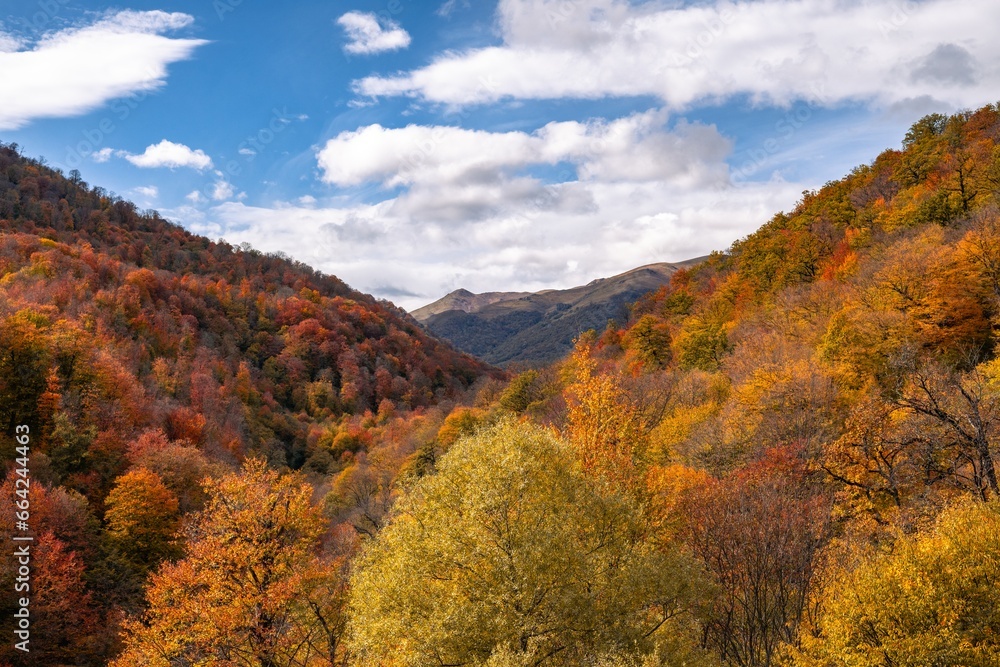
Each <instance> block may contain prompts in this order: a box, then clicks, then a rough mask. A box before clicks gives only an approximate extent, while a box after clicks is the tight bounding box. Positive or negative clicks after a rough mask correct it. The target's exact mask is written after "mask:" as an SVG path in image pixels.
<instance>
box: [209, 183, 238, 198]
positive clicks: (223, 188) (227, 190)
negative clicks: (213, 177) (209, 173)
mask: <svg viewBox="0 0 1000 667" xmlns="http://www.w3.org/2000/svg"><path fill="white" fill-rule="evenodd" d="M234 194H236V190H234V189H233V184H232V183H230V182H228V181H216V183H215V185H213V186H212V199H214V200H215V201H225V200H226V199H230V198H231V197H232V196H233V195H234Z"/></svg>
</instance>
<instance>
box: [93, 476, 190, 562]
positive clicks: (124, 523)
mask: <svg viewBox="0 0 1000 667" xmlns="http://www.w3.org/2000/svg"><path fill="white" fill-rule="evenodd" d="M105 503H106V504H107V507H108V509H107V511H106V512H105V513H104V520H105V522H106V523H107V536H108V540H109V541H110V542H111V543H112V544H113V545H114V547H115V548H116V549H117V550H118V551H119V552H120V553H121V554H122V555H123V556H124V557H125V559H126V560H127V561H128V562H129V563H131V564H132V565H133V566H135V567H136V569H137V570H138V571H139V573H140V574H142V575H145V574H146V573H147V572H148V571H149V570H150V569H152V568H154V567H156V566H157V565H158V564H159V563H160V562H161V561H162V560H164V559H170V558H175V557H176V556H178V555H180V551H179V549H178V545H177V542H176V532H177V527H178V525H179V521H178V520H179V517H180V515H179V513H178V503H177V496H175V495H174V494H173V492H171V491H170V489H168V488H167V487H166V486H164V484H163V480H162V479H160V476H159V475H157V474H156V473H155V472H151V471H149V470H147V469H146V468H136V469H134V470H130V471H129V472H127V473H125V474H124V475H122V476H121V477H119V478H118V479H117V480H115V486H114V488H113V489H111V492H110V493H109V494H108V497H107V499H106V500H105Z"/></svg>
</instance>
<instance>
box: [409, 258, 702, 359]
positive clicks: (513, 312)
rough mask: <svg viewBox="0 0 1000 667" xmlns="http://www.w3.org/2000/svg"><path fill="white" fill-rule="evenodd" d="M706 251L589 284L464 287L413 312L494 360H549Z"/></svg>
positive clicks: (623, 314)
mask: <svg viewBox="0 0 1000 667" xmlns="http://www.w3.org/2000/svg"><path fill="white" fill-rule="evenodd" d="M705 259H706V258H705V257H699V258H696V259H691V260H687V261H684V262H678V263H675V264H667V263H659V264H649V265H646V266H641V267H639V268H636V269H632V270H631V271H626V272H625V273H622V274H619V275H616V276H612V277H611V278H599V279H597V280H594V281H591V282H590V283H587V284H586V285H581V286H579V287H573V288H570V289H563V290H544V291H541V292H527V293H526V292H486V293H483V294H473V293H472V292H469V291H468V290H464V289H460V290H456V291H454V292H452V293H451V294H448V295H446V296H444V297H443V298H441V299H439V300H437V301H435V302H434V303H431V304H428V305H426V306H424V307H422V308H418V309H417V310H415V311H413V312H412V313H410V314H411V315H412V316H413V317H414V319H416V320H417V321H418V322H420V323H421V324H423V325H424V326H425V327H426V328H427V329H428V330H429V331H430V332H432V333H433V334H434V335H436V336H439V337H441V338H444V339H445V340H447V341H450V342H451V343H452V344H453V345H455V346H456V347H457V348H459V349H460V350H464V351H465V352H468V353H469V354H473V355H475V356H477V357H479V358H480V359H483V360H484V361H487V362H489V363H491V364H498V365H507V364H526V365H539V364H546V363H550V362H552V361H555V360H557V359H560V358H561V357H563V356H565V355H566V353H567V352H569V351H570V349H572V347H573V340H574V339H575V338H576V337H577V336H579V335H580V334H581V333H582V332H584V331H587V330H589V329H596V330H598V331H601V330H603V329H604V328H605V327H606V326H607V324H608V320H615V321H618V322H624V321H625V320H627V319H628V317H629V310H628V306H629V304H631V303H633V302H634V301H636V300H637V299H638V298H639V297H641V296H643V295H644V294H646V293H648V292H651V291H654V290H656V289H658V288H659V287H660V286H662V285H665V284H666V283H667V282H669V280H670V277H671V276H672V275H673V274H674V273H675V272H676V271H677V270H678V269H680V268H686V267H691V266H695V265H697V264H699V263H700V262H702V261H704V260H705Z"/></svg>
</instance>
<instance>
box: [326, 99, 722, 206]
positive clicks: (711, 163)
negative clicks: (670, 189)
mask: <svg viewBox="0 0 1000 667" xmlns="http://www.w3.org/2000/svg"><path fill="white" fill-rule="evenodd" d="M666 123H667V115H666V113H665V112H663V111H657V110H654V111H647V112H644V113H636V114H633V115H631V116H628V117H626V118H621V119H617V120H614V121H610V122H609V121H605V120H591V121H587V122H584V123H581V122H577V121H564V122H552V123H549V124H547V125H545V126H544V127H542V128H540V129H539V130H537V131H535V132H532V133H530V134H528V133H526V132H487V131H482V130H468V129H463V128H458V127H447V126H422V125H408V126H406V127H403V128H395V129H390V128H385V127H382V126H381V125H369V126H366V127H362V128H359V129H358V130H356V131H353V132H342V133H341V134H339V135H337V136H336V137H334V138H333V139H330V140H329V141H328V142H327V143H326V144H325V145H324V146H323V147H322V148H321V149H320V150H319V151H318V153H317V159H318V161H319V166H320V169H321V170H322V172H323V174H322V178H323V180H324V181H326V182H328V183H332V184H335V185H340V186H352V185H360V184H362V183H367V182H380V183H382V184H383V185H385V186H386V187H395V186H401V185H404V186H411V185H418V186H429V187H432V186H441V185H445V184H448V185H456V186H461V187H473V186H476V185H485V186H489V185H493V184H496V183H497V182H500V181H503V180H504V177H505V176H509V175H512V174H514V175H516V174H517V172H518V171H520V170H523V169H524V168H526V167H530V166H533V165H557V164H559V163H562V162H566V163H571V164H572V165H573V166H574V167H575V168H576V169H577V170H578V171H579V175H580V177H581V178H582V179H584V180H594V179H600V180H604V181H615V180H629V181H654V180H662V179H672V180H673V181H674V182H675V183H678V184H681V183H687V184H688V185H696V184H704V183H707V182H713V181H718V180H719V179H720V178H725V176H726V174H725V170H724V167H723V166H722V161H723V160H724V158H725V157H726V156H727V155H728V154H729V152H730V150H731V145H730V142H729V140H727V139H726V138H724V137H722V136H721V135H720V134H719V133H718V131H717V130H716V129H715V127H714V126H705V125H700V124H688V123H685V122H681V123H678V124H677V126H676V127H675V128H673V129H672V130H670V129H667V127H666ZM561 180H566V179H565V178H563V179H561Z"/></svg>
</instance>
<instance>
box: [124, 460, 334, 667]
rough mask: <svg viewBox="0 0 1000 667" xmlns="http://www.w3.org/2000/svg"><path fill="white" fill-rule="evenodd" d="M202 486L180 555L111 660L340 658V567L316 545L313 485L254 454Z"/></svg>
mask: <svg viewBox="0 0 1000 667" xmlns="http://www.w3.org/2000/svg"><path fill="white" fill-rule="evenodd" d="M206 486H207V491H208V492H209V495H210V499H209V501H208V504H207V505H206V507H205V509H204V510H203V511H202V512H201V513H200V514H199V515H198V516H197V517H196V518H195V520H194V522H193V523H192V525H191V527H190V529H189V531H188V539H187V550H186V555H185V557H184V558H182V559H181V560H179V561H178V562H176V563H173V564H168V565H165V566H164V567H163V568H161V569H160V571H159V572H157V573H156V574H155V575H154V576H153V577H152V580H151V582H150V586H149V589H148V591H147V598H148V601H149V610H148V612H147V613H146V614H145V616H144V618H143V619H142V621H132V622H129V623H128V624H127V625H126V630H127V633H128V638H127V640H126V649H125V652H124V653H123V654H122V656H121V657H120V658H118V660H116V661H115V663H114V664H115V665H117V666H118V667H127V666H128V665H149V666H155V665H173V664H178V663H179V662H181V663H184V664H232V665H246V666H247V667H277V666H279V665H281V666H284V665H288V666H291V665H310V666H312V665H336V664H342V656H341V651H340V648H339V640H340V636H339V632H338V631H336V628H337V627H340V625H341V621H340V619H341V611H340V604H341V600H342V598H343V588H342V585H340V584H338V581H340V579H341V573H340V567H339V562H338V560H337V559H336V558H331V557H329V555H324V554H322V553H321V552H320V550H319V546H320V545H319V538H320V536H321V534H322V532H323V522H322V519H321V516H320V513H319V511H318V509H317V508H316V507H315V506H313V504H312V502H311V498H312V495H313V489H312V487H310V486H309V485H308V484H305V483H303V482H302V480H301V479H299V478H297V477H296V476H294V475H284V476H281V475H279V474H278V473H276V472H273V471H270V470H267V468H266V467H265V465H264V463H263V462H261V461H253V460H252V461H249V462H248V463H247V464H246V465H245V466H244V467H243V470H242V472H241V473H240V474H229V475H226V476H224V477H222V478H221V479H219V480H218V481H214V482H209V483H208V484H207V485H206Z"/></svg>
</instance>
